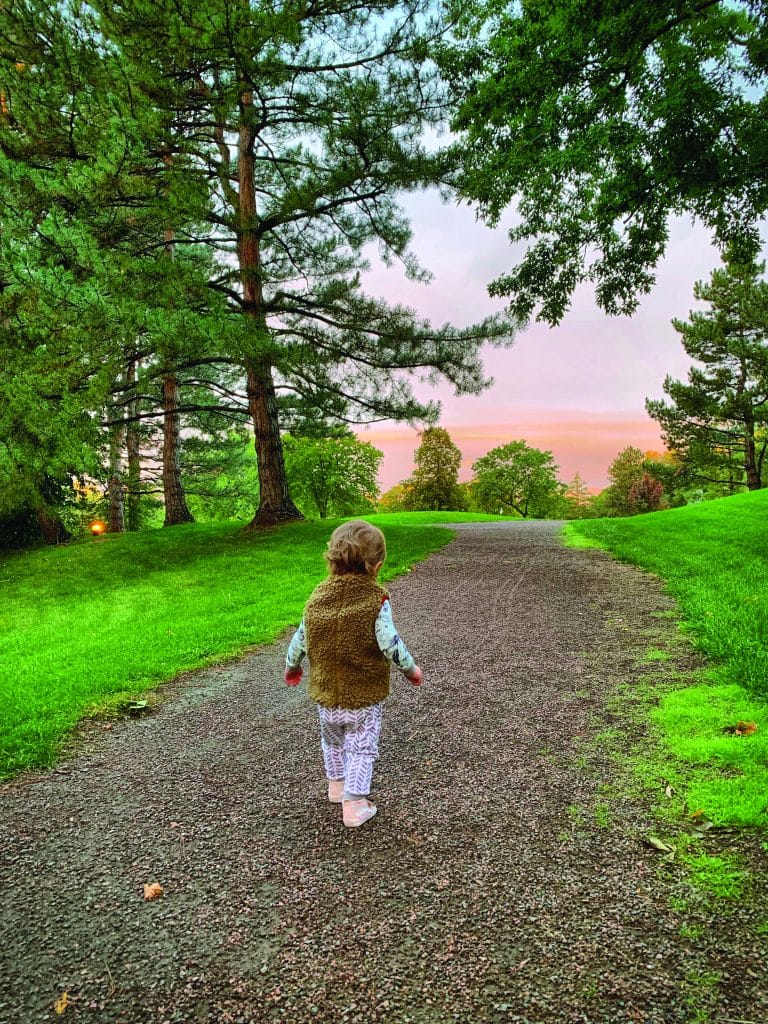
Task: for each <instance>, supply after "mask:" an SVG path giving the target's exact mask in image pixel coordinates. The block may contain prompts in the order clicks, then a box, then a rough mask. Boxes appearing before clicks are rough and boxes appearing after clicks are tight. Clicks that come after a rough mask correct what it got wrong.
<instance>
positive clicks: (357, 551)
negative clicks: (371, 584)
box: [325, 519, 387, 576]
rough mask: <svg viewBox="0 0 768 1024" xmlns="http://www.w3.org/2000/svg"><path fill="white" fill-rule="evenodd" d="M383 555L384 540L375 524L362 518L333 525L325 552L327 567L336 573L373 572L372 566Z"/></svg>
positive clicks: (374, 566) (384, 553)
mask: <svg viewBox="0 0 768 1024" xmlns="http://www.w3.org/2000/svg"><path fill="white" fill-rule="evenodd" d="M386 557H387V543H386V541H385V540H384V534H383V533H382V532H381V530H380V529H379V528H378V527H377V526H372V525H371V524H370V523H366V522H365V521H364V520H363V519H353V520H352V521H351V522H349V523H342V524H341V526H337V527H336V529H335V530H334V531H333V533H332V534H331V539H330V540H329V541H328V550H327V551H326V553H325V558H326V561H327V562H328V568H329V569H330V570H331V572H332V573H333V574H334V575H336V576H344V575H346V574H347V573H358V574H362V573H368V575H369V576H374V575H375V574H376V568H377V566H378V565H379V563H380V562H383V561H384V559H385V558H386Z"/></svg>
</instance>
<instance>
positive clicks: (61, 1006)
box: [53, 992, 69, 1016]
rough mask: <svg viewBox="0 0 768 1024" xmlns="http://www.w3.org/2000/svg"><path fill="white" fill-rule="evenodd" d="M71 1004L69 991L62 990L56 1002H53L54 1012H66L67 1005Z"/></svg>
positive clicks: (59, 1013)
mask: <svg viewBox="0 0 768 1024" xmlns="http://www.w3.org/2000/svg"><path fill="white" fill-rule="evenodd" d="M68 1006H69V992H62V993H61V995H60V996H59V998H58V999H57V1000H56V1002H55V1003H54V1004H53V1009H54V1012H55V1013H57V1014H58V1015H59V1016H61V1015H62V1013H66V1010H67V1007H68Z"/></svg>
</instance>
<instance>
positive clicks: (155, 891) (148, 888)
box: [144, 882, 164, 900]
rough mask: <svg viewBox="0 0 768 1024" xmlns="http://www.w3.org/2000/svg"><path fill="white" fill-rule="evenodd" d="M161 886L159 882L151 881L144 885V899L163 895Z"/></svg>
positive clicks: (157, 897) (152, 898)
mask: <svg viewBox="0 0 768 1024" xmlns="http://www.w3.org/2000/svg"><path fill="white" fill-rule="evenodd" d="M163 892H164V890H163V887H162V885H160V883H159V882H151V883H150V884H149V885H145V886H144V899H145V900H156V899H159V897H160V896H162V895H163Z"/></svg>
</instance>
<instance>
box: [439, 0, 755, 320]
mask: <svg viewBox="0 0 768 1024" xmlns="http://www.w3.org/2000/svg"><path fill="white" fill-rule="evenodd" d="M454 9H455V13H456V19H457V37H458V39H459V42H458V43H457V44H455V45H453V46H451V47H446V49H445V51H444V53H443V57H442V61H441V62H442V67H443V71H444V74H445V75H446V77H447V78H448V80H449V81H450V83H451V86H452V89H453V94H454V97H455V100H456V102H457V104H458V112H457V114H456V116H455V119H454V122H453V127H454V129H455V130H456V131H457V132H460V133H461V134H462V145H461V154H462V159H463V169H462V171H461V172H460V173H459V175H458V178H457V184H458V186H459V189H460V191H461V193H462V194H463V195H464V196H465V197H467V198H469V199H470V200H474V201H475V202H476V203H477V204H478V207H479V209H480V211H481V214H482V215H483V217H484V218H485V219H486V220H487V221H488V222H489V223H491V224H496V223H497V222H498V221H499V219H500V217H501V215H502V213H503V212H504V211H505V210H506V209H507V207H508V206H509V205H510V204H511V203H513V202H514V203H515V214H516V224H515V226H514V227H513V228H512V230H511V231H510V239H511V241H512V242H513V243H531V244H530V247H529V248H528V250H527V251H526V252H525V254H524V256H523V258H522V260H521V261H520V263H519V264H518V265H517V266H516V267H515V268H514V269H513V270H512V271H511V272H510V273H508V274H504V275H503V276H501V277H500V278H498V279H497V280H496V281H494V282H493V284H492V285H491V292H492V294H495V295H501V296H508V297H509V299H510V303H511V309H512V310H513V311H514V312H515V313H516V314H517V315H518V316H520V317H521V318H523V319H528V318H530V316H531V315H532V313H533V312H534V310H537V315H538V319H540V320H545V321H547V322H549V323H553V324H554V323H558V322H559V321H560V320H561V319H562V317H563V315H564V313H565V311H566V310H567V308H568V306H569V303H570V298H571V296H572V294H573V291H574V289H575V287H576V286H577V285H578V284H579V283H580V282H582V281H591V282H592V283H593V284H594V287H595V293H596V298H597V301H598V303H599V304H600V306H601V307H602V308H603V309H605V310H606V311H607V312H609V313H631V312H632V311H633V310H634V309H635V308H636V306H637V303H638V296H639V295H640V294H642V293H645V292H648V291H649V290H650V288H651V286H652V284H653V281H654V268H655V266H656V264H657V263H658V261H659V259H660V257H661V256H662V254H663V253H664V250H665V247H666V244H667V239H668V222H669V218H670V215H673V214H683V213H687V214H690V215H692V216H694V217H695V218H698V219H699V220H701V221H702V222H703V223H704V224H705V225H707V226H708V227H709V228H711V229H712V230H713V232H714V233H715V235H716V236H717V237H718V239H720V240H721V241H725V240H729V239H730V240H740V241H741V242H746V243H749V244H752V243H753V242H754V239H755V228H754V223H755V219H756V218H757V217H759V216H760V215H761V214H763V213H764V212H765V210H766V208H768V98H767V97H766V75H767V74H768V5H766V3H765V0H729V2H721V0H654V2H653V3H646V2H645V0H589V2H584V0H558V2H557V3H553V2H551V0H524V2H521V3H515V4H509V3H507V2H506V0H472V2H463V0H457V2H456V3H455V4H454Z"/></svg>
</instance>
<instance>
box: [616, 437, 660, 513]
mask: <svg viewBox="0 0 768 1024" xmlns="http://www.w3.org/2000/svg"><path fill="white" fill-rule="evenodd" d="M646 478H647V479H646ZM608 479H609V480H610V485H609V487H608V488H606V490H605V491H604V492H602V495H601V497H602V501H601V504H602V505H603V506H604V508H605V510H606V512H607V513H608V514H609V515H614V516H633V515H636V514H637V513H638V512H648V511H654V510H655V509H656V508H659V507H661V502H662V498H663V494H664V488H663V485H661V484H660V482H659V481H658V480H656V478H655V477H653V476H652V475H651V473H650V472H649V462H648V459H647V455H646V454H645V453H644V452H642V451H641V450H640V449H639V448H635V447H634V446H633V445H628V446H627V447H626V448H622V450H621V451H620V452H619V454H618V455H617V456H616V458H615V459H614V460H613V462H612V463H611V465H610V466H609V467H608ZM656 484H658V485H659V487H658V488H657V487H656ZM659 488H660V489H659ZM651 505H652V506H653V508H651V507H650V506H651Z"/></svg>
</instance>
